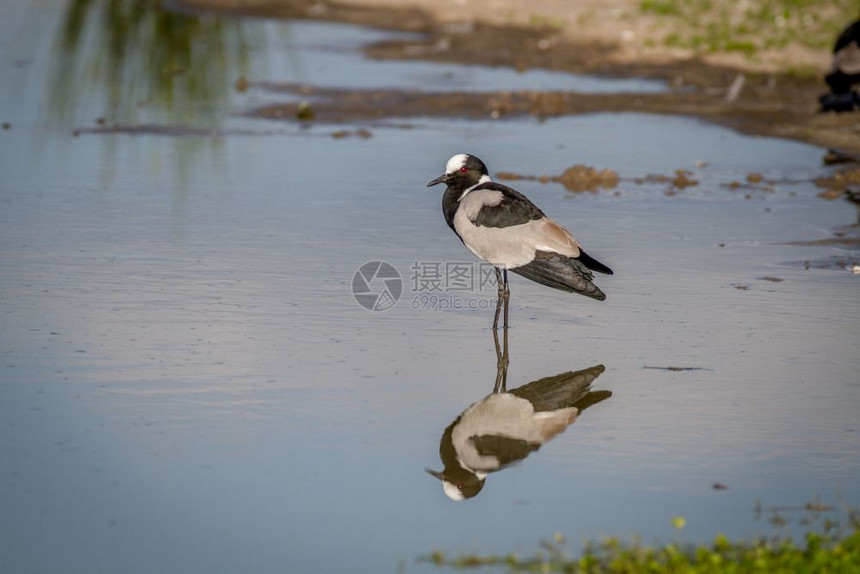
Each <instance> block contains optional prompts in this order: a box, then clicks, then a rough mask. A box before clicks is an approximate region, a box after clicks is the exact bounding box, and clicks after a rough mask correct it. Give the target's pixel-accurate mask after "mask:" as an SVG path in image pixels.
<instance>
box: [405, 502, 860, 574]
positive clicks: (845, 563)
mask: <svg viewBox="0 0 860 574" xmlns="http://www.w3.org/2000/svg"><path fill="white" fill-rule="evenodd" d="M769 510H770V518H769V522H770V524H771V525H772V526H773V527H775V528H782V527H784V526H785V525H786V524H787V523H788V520H787V519H786V518H785V517H784V515H785V511H787V510H802V511H804V512H805V513H806V514H807V515H809V516H812V518H811V519H810V518H804V519H802V520H800V521H799V523H800V524H801V525H805V526H806V527H808V528H809V531H808V532H807V533H806V534H805V535H804V536H802V537H801V538H800V539H799V540H795V539H794V538H792V537H790V536H787V535H784V534H779V535H775V536H773V537H770V538H766V537H763V538H758V539H754V540H734V541H733V540H730V539H729V538H728V537H726V536H725V535H723V534H719V535H717V536H716V537H715V538H714V540H713V542H711V543H710V544H699V545H684V544H681V543H679V542H670V543H667V544H658V545H654V546H649V545H646V544H643V543H642V541H641V540H633V541H632V542H624V541H621V540H619V539H618V538H604V539H603V540H601V541H600V542H588V543H586V544H585V547H584V548H583V550H582V552H581V553H580V554H579V555H571V554H569V553H568V552H567V550H566V541H565V538H564V536H563V535H561V534H556V535H555V536H554V538H553V540H552V541H546V542H543V543H541V548H540V549H539V550H537V551H536V552H534V553H533V554H532V555H531V556H526V557H521V556H519V555H517V554H514V553H510V554H500V555H476V554H464V555H459V556H456V557H449V556H447V555H446V554H445V553H443V552H441V551H436V552H433V553H432V554H430V555H429V556H425V557H422V558H421V560H422V561H426V562H430V563H432V564H435V565H437V566H440V567H447V568H454V569H460V570H469V569H477V568H483V567H493V568H495V569H502V570H507V571H509V572H569V573H598V572H617V573H638V572H651V573H676V574H681V573H694V572H695V573H697V574H710V573H713V574H722V573H725V572H738V573H740V572H744V573H746V572H749V573H762V574H763V573H772V572H832V573H840V574H842V573H846V574H850V573H854V572H857V573H860V516H858V514H857V513H855V512H853V511H852V512H848V513H847V517H846V518H845V519H844V520H833V519H830V518H824V517H823V513H822V511H832V510H833V509H832V507H823V506H821V505H820V504H814V503H809V504H806V505H804V506H803V507H798V508H796V509H791V508H787V509H778V508H776V509H769ZM760 513H761V509H760V508H759V509H757V514H760ZM672 525H673V526H674V527H675V528H676V529H677V530H679V531H680V530H681V529H683V528H684V526H685V525H686V520H685V519H684V518H683V517H680V516H678V517H675V518H673V519H672Z"/></svg>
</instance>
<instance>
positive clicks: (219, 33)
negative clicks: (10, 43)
mask: <svg viewBox="0 0 860 574" xmlns="http://www.w3.org/2000/svg"><path fill="white" fill-rule="evenodd" d="M254 32H255V30H253V29H251V28H249V24H246V23H244V22H242V21H241V20H235V19H228V18H221V17H214V16H202V15H196V14H183V13H178V12H174V11H171V10H169V9H167V8H165V7H164V6H162V3H161V2H158V1H157V0H110V1H96V2H93V1H91V0H72V1H71V2H69V3H68V5H67V7H66V9H65V13H64V14H63V17H62V20H61V22H60V25H59V28H58V30H57V33H56V37H55V40H54V60H53V62H52V64H53V66H52V67H53V70H52V71H53V73H52V79H53V86H52V90H51V98H52V107H53V111H54V112H55V113H56V114H57V116H58V117H60V118H62V119H64V120H67V121H73V120H74V119H75V118H74V107H75V103H76V102H77V101H79V100H81V99H84V98H99V99H100V100H101V101H104V105H105V115H106V116H107V118H106V121H108V122H135V121H137V120H138V119H139V116H140V115H141V113H142V112H146V111H149V112H150V114H149V116H150V118H149V119H150V120H151V121H156V122H158V121H171V120H176V119H182V120H185V121H190V122H192V123H195V122H196V123H203V124H211V123H212V122H213V121H214V118H215V116H217V114H218V113H219V112H218V110H220V109H221V108H222V107H223V104H224V102H225V101H226V94H227V93H228V92H229V90H230V88H231V86H232V83H233V81H234V79H235V78H236V77H237V76H240V75H242V74H243V73H244V71H245V70H246V69H247V67H248V65H249V49H250V47H249V42H250V40H249V38H250V37H251V36H252V34H253V33H254Z"/></svg>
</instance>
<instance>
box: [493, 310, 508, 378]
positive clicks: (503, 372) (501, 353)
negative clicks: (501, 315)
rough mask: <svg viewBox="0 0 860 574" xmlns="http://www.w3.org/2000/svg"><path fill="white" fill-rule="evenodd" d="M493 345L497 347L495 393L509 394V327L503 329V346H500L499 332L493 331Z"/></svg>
mask: <svg viewBox="0 0 860 574" xmlns="http://www.w3.org/2000/svg"><path fill="white" fill-rule="evenodd" d="M493 343H494V344H495V346H496V384H495V385H493V392H494V393H498V392H502V393H504V392H507V388H508V363H509V362H510V358H509V357H508V327H507V325H505V326H503V327H502V344H501V345H499V331H498V329H493Z"/></svg>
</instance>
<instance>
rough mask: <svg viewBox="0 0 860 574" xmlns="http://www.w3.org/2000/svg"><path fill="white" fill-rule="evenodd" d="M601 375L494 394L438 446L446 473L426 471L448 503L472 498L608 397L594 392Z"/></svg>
mask: <svg viewBox="0 0 860 574" xmlns="http://www.w3.org/2000/svg"><path fill="white" fill-rule="evenodd" d="M604 370H605V367H604V366H603V365H595V366H593V367H590V368H588V369H583V370H581V371H568V372H565V373H560V374H558V375H554V376H551V377H545V378H543V379H539V380H536V381H532V382H531V383H528V384H526V385H523V386H521V387H519V388H516V389H514V390H512V391H510V392H506V391H503V392H495V391H494V392H493V393H491V394H490V395H488V396H487V397H485V398H484V399H482V400H480V401H478V402H477V403H475V404H473V405H471V406H470V407H469V408H467V409H466V410H465V411H463V413H462V414H461V415H460V416H458V417H457V418H456V419H455V420H454V422H453V423H451V424H450V425H448V427H447V428H446V429H445V431H444V432H443V433H442V438H441V440H440V441H439V457H440V458H441V459H442V464H443V465H444V469H443V470H442V471H435V470H431V469H425V470H426V472H427V473H428V474H430V475H431V476H434V477H436V478H437V479H439V480H440V481H441V482H442V490H443V492H444V493H445V495H446V496H448V498H450V499H451V500H455V501H459V500H465V499H467V498H472V497H474V496H476V495H477V494H478V493H479V492H481V490H482V489H483V488H484V484H485V482H486V479H487V476H488V475H489V474H490V473H492V472H496V471H499V470H502V469H504V468H506V467H508V466H511V465H512V464H515V463H517V462H519V461H521V460H523V459H524V458H526V457H527V456H528V455H530V454H531V453H533V452H535V451H536V450H538V449H539V448H540V447H541V446H543V445H544V444H545V443H546V442H548V441H549V440H551V439H552V438H553V437H555V436H557V435H558V434H560V433H562V432H564V430H565V429H567V427H568V426H569V425H570V424H572V423H573V422H574V421H575V420H576V418H577V416H579V415H580V414H581V413H582V411H584V410H585V409H586V408H588V407H590V406H592V405H595V404H597V403H599V402H601V401H603V400H605V399H608V398H609V397H610V396H612V392H611V391H592V390H591V385H592V382H593V381H594V379H596V378H597V377H598V376H600V374H601V373H603V371H604Z"/></svg>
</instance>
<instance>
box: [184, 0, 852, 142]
mask: <svg viewBox="0 0 860 574" xmlns="http://www.w3.org/2000/svg"><path fill="white" fill-rule="evenodd" d="M185 4H186V5H187V6H189V7H190V8H193V9H195V10H210V11H218V12H226V13H240V14H249V15H256V16H265V17H277V18H298V19H319V20H328V21H336V22H348V23H355V24H362V25H368V26H374V27H380V28H386V29H395V30H402V31H414V32H421V33H422V36H421V37H420V38H417V39H410V40H399V41H388V42H382V43H377V44H374V45H372V46H369V47H368V48H367V49H366V53H367V54H368V55H369V56H371V57H373V58H379V59H397V60H424V61H436V62H450V63H458V64H480V65H488V66H506V67H511V68H514V69H516V70H521V71H522V70H527V69H533V68H540V69H547V70H554V71H566V72H573V73H578V74H593V75H602V76H612V77H642V78H651V79H659V80H663V81H665V82H667V84H668V85H670V86H671V87H672V90H671V91H669V92H667V93H662V94H637V95H635V96H630V95H616V94H608V95H594V94H579V93H563V94H561V93H536V92H530V93H527V94H505V93H487V94H448V95H435V94H434V95H426V94H405V93H396V92H384V91H374V92H354V91H353V92H342V93H336V91H334V90H328V91H326V92H324V93H323V92H320V91H319V90H317V91H316V95H323V96H325V98H326V100H325V102H322V103H320V104H318V106H317V109H316V110H315V111H318V113H319V116H318V117H320V118H321V119H327V120H331V119H334V118H337V119H339V120H341V121H352V120H357V119H358V120H360V119H370V117H373V118H377V119H378V118H380V117H407V116H412V115H448V116H452V115H453V116H458V115H463V116H471V117H476V116H480V115H485V114H490V115H493V116H494V117H497V116H501V115H504V114H509V113H533V114H535V115H538V116H550V115H564V114H581V113H591V112H601V111H614V112H624V111H635V112H648V113H658V114H681V115H690V116H696V117H701V118H704V119H707V120H709V121H713V122H715V123H719V124H723V125H727V126H730V127H732V128H734V129H737V130H739V131H741V132H744V133H749V134H756V135H766V136H776V137H784V138H791V139H796V140H800V141H805V142H809V143H813V144H816V145H820V146H823V147H828V148H836V149H840V150H844V151H848V152H855V153H857V152H860V114H839V115H837V114H834V113H827V114H822V113H819V112H818V96H819V95H820V94H821V93H823V92H824V91H825V84H824V82H823V81H822V80H821V78H819V77H816V76H812V77H797V76H794V75H791V74H787V73H760V72H749V71H746V72H742V71H739V69H738V68H734V67H729V66H725V65H717V64H713V63H708V62H705V61H704V60H702V59H698V58H687V59H671V58H669V59H665V61H655V58H653V55H651V56H649V57H647V58H646V57H644V56H643V58H642V59H641V60H640V61H637V60H636V59H635V58H632V57H631V56H630V54H629V53H628V52H627V51H624V50H623V49H622V47H620V46H619V45H618V44H617V43H613V42H611V41H606V40H601V39H595V38H594V37H586V39H584V40H582V41H577V40H575V39H572V38H570V37H569V36H568V35H565V34H562V33H561V32H560V31H559V29H558V28H557V27H553V26H551V25H546V26H540V25H531V26H523V25H505V24H499V25H490V24H484V23H480V24H476V23H468V22H467V23H451V22H448V21H446V20H445V19H444V18H440V17H438V15H437V14H434V13H432V12H428V11H426V10H424V9H420V8H416V7H398V6H386V5H373V4H372V3H369V4H368V5H360V4H354V3H353V4H337V3H326V4H321V3H312V2H309V1H305V0H289V1H287V0H280V1H278V0H274V1H273V0H247V1H242V2H240V1H238V0H188V1H187V2H186V3H185ZM371 104H372V105H371ZM291 113H292V111H291V110H290V109H289V106H286V107H285V108H284V109H283V110H282V111H281V112H280V114H281V115H282V116H290V115H291ZM263 114H264V115H267V114H270V115H278V113H277V112H276V111H275V110H265V111H264V112H263Z"/></svg>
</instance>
